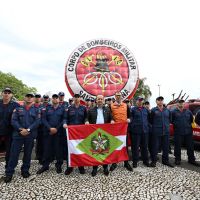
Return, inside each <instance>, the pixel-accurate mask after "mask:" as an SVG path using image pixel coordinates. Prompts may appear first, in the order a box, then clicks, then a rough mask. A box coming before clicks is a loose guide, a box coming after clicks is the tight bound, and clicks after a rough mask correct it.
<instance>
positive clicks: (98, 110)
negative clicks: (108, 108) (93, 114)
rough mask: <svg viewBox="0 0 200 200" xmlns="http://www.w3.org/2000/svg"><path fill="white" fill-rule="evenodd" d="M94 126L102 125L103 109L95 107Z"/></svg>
mask: <svg viewBox="0 0 200 200" xmlns="http://www.w3.org/2000/svg"><path fill="white" fill-rule="evenodd" d="M96 124H104V117H103V108H100V107H97V121H96Z"/></svg>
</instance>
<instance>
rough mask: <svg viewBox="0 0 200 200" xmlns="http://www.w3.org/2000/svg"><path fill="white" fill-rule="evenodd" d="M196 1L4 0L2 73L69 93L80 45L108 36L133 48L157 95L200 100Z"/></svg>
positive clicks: (0, 9)
mask: <svg viewBox="0 0 200 200" xmlns="http://www.w3.org/2000/svg"><path fill="white" fill-rule="evenodd" d="M199 8H200V2H199V1H198V0H166V1H164V0H137V1H136V0H124V1H122V0H101V1H95V0H73V1H72V0H71V1H70V0H68V1H67V0H57V1H53V0H48V1H46V0H34V1H27V0H25V1H24V0H17V1H16V0H13V1H11V0H6V1H4V0H0V71H2V72H4V73H7V72H11V73H12V74H13V75H15V76H16V77H17V78H18V79H20V80H22V81H23V82H24V83H25V84H26V85H28V86H29V87H36V88H37V90H38V92H39V93H41V94H44V93H47V92H51V93H58V92H59V91H64V92H65V93H66V99H67V98H68V97H70V95H69V93H68V91H67V87H66V84H65V80H64V71H65V64H66V62H67V59H68V57H69V56H70V54H71V53H72V52H73V51H74V49H76V48H77V47H78V46H79V45H81V44H82V43H84V42H86V41H88V40H92V39H96V38H106V39H112V40H116V41H118V42H120V43H122V44H123V45H125V46H127V47H128V49H130V50H131V52H132V53H133V55H134V57H135V59H136V60H137V63H138V67H139V77H140V78H144V77H146V78H147V80H146V82H145V83H146V84H147V85H149V86H150V89H151V91H152V97H151V99H150V101H151V103H152V104H154V102H155V98H156V97H157V96H158V95H159V86H158V85H160V95H162V96H163V97H164V98H165V102H166V103H168V102H169V101H170V100H171V99H172V94H173V93H175V96H178V94H179V93H180V91H181V90H183V93H186V96H187V95H189V96H190V97H189V98H199V97H200V84H199V82H198V80H199V75H200V73H199V72H200V70H199V66H200V56H199V52H200V26H199V24H200V12H199Z"/></svg>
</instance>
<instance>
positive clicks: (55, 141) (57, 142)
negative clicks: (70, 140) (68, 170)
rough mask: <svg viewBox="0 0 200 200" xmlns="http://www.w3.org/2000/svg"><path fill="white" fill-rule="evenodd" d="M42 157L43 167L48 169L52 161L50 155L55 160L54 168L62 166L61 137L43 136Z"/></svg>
mask: <svg viewBox="0 0 200 200" xmlns="http://www.w3.org/2000/svg"><path fill="white" fill-rule="evenodd" d="M43 139H44V156H43V167H45V168H49V164H50V162H51V160H52V155H55V158H56V164H55V166H56V168H58V167H61V165H62V164H63V136H60V135H57V134H55V135H46V136H44V138H43Z"/></svg>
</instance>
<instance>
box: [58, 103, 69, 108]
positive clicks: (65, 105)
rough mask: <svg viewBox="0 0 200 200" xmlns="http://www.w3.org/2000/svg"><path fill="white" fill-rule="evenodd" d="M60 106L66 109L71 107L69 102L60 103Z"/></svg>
mask: <svg viewBox="0 0 200 200" xmlns="http://www.w3.org/2000/svg"><path fill="white" fill-rule="evenodd" d="M59 105H61V106H64V108H65V109H66V108H68V107H69V103H68V102H67V101H62V102H59Z"/></svg>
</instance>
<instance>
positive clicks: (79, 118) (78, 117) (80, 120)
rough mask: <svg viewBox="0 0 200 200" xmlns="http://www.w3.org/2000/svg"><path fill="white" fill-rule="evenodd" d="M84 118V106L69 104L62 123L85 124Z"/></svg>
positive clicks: (85, 114)
mask: <svg viewBox="0 0 200 200" xmlns="http://www.w3.org/2000/svg"><path fill="white" fill-rule="evenodd" d="M86 119H87V109H86V107H85V106H82V105H79V107H78V108H76V107H75V105H71V106H69V107H68V110H67V111H66V113H65V122H64V123H65V124H68V125H78V124H85V121H86Z"/></svg>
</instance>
